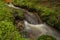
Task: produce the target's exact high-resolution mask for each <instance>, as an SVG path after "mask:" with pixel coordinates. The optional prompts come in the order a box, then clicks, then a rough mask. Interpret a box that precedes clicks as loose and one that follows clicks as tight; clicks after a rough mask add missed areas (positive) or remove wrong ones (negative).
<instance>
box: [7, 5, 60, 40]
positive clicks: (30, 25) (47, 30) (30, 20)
mask: <svg viewBox="0 0 60 40" xmlns="http://www.w3.org/2000/svg"><path fill="white" fill-rule="evenodd" d="M7 5H8V6H9V7H12V8H15V9H21V10H22V11H24V13H27V14H28V15H27V14H24V16H25V21H24V25H25V30H26V31H27V32H31V33H32V34H34V35H35V36H36V37H39V36H40V35H42V34H48V35H52V36H54V37H55V38H56V39H57V40H60V32H58V31H56V30H55V29H54V28H52V27H50V26H48V25H46V24H44V23H43V24H42V23H41V24H39V22H38V19H37V17H36V16H34V14H31V13H30V12H28V11H27V10H25V9H22V8H19V7H15V6H13V5H12V4H10V5H9V4H7Z"/></svg>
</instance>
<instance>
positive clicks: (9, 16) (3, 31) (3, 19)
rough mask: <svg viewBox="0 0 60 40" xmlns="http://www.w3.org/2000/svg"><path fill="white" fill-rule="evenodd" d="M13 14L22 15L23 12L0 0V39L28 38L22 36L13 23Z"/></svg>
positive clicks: (17, 39) (21, 39)
mask: <svg viewBox="0 0 60 40" xmlns="http://www.w3.org/2000/svg"><path fill="white" fill-rule="evenodd" d="M15 12H17V13H15ZM16 14H17V15H16ZM15 15H16V16H19V17H22V15H23V12H22V11H20V10H16V9H13V8H9V7H8V6H6V5H5V3H4V2H3V1H0V40H28V39H26V38H23V37H22V36H21V35H20V33H19V31H18V30H17V29H16V27H15V26H14V25H13V22H14V18H15Z"/></svg>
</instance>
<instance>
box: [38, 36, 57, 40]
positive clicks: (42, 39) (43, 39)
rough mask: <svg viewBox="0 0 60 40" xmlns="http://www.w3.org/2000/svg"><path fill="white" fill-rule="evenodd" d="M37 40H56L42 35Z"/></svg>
mask: <svg viewBox="0 0 60 40" xmlns="http://www.w3.org/2000/svg"><path fill="white" fill-rule="evenodd" d="M38 40H56V38H54V37H52V36H49V35H42V36H40V37H39V38H38Z"/></svg>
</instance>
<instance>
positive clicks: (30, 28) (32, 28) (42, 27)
mask: <svg viewBox="0 0 60 40" xmlns="http://www.w3.org/2000/svg"><path fill="white" fill-rule="evenodd" d="M24 24H25V30H26V31H27V32H31V33H32V34H34V35H35V36H36V38H37V37H39V36H40V35H43V34H44V35H46V34H47V35H51V36H53V37H55V38H56V39H57V40H60V33H58V32H57V31H56V30H54V29H52V28H50V27H49V26H47V25H46V24H38V25H33V24H29V23H28V22H27V21H24Z"/></svg>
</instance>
